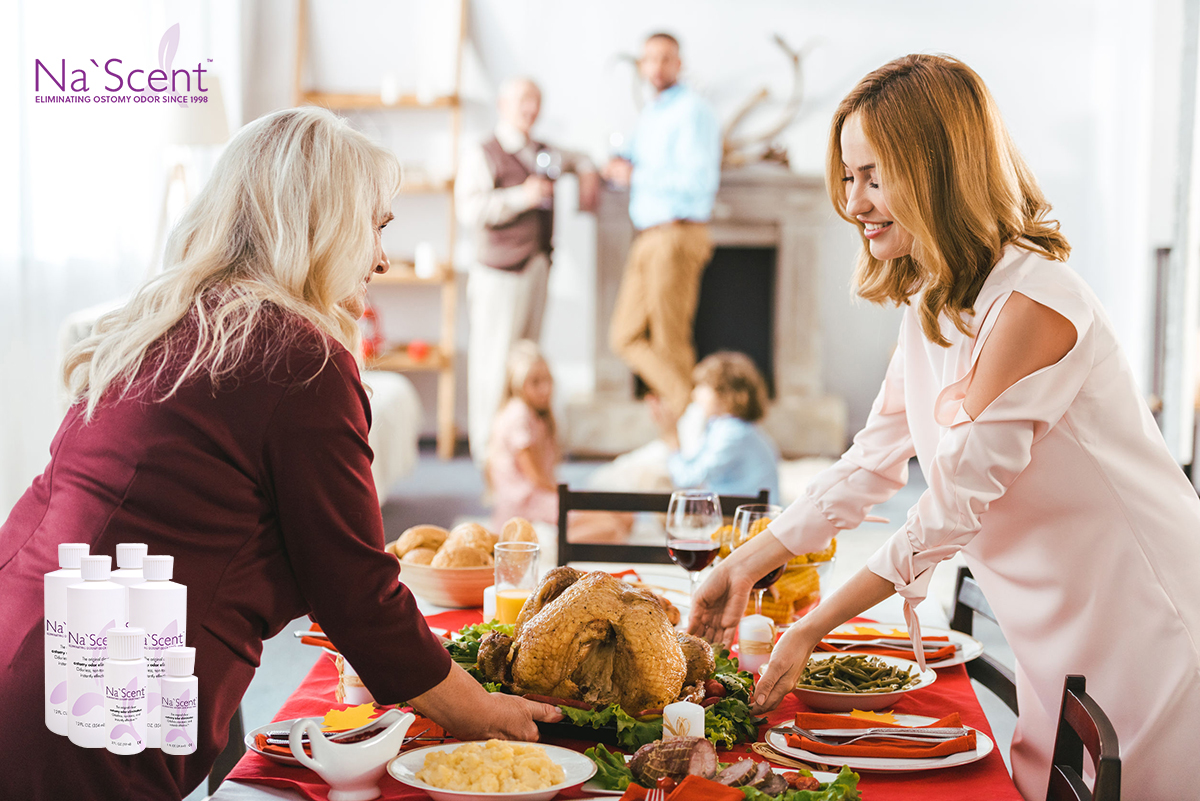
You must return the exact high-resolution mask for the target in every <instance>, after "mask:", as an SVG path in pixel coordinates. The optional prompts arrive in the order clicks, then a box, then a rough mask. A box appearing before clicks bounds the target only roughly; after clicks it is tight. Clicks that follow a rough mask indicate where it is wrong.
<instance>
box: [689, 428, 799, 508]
mask: <svg viewBox="0 0 1200 801" xmlns="http://www.w3.org/2000/svg"><path fill="white" fill-rule="evenodd" d="M777 456H778V455H777V453H776V450H775V446H774V445H773V444H772V443H771V440H769V439H768V438H767V435H766V434H764V433H763V430H762V429H761V428H759V427H758V426H757V425H755V424H754V423H749V422H747V421H745V420H743V419H741V418H740V417H734V416H733V415H731V414H723V415H720V416H718V417H714V418H712V419H711V420H709V421H708V427H707V428H706V429H705V430H704V439H703V441H702V442H701V443H700V446H699V447H698V448H697V449H696V451H695V452H694V453H693V454H691V455H690V456H684V455H683V454H681V453H673V454H671V457H670V459H668V460H667V468H668V469H669V470H670V471H671V481H672V482H673V483H674V484H675V486H676V487H702V488H703V489H709V490H712V491H713V492H715V493H717V494H718V495H757V494H758V491H759V490H761V489H767V490H770V491H771V503H779V470H778V469H777V468H776V464H775V461H776V459H777Z"/></svg>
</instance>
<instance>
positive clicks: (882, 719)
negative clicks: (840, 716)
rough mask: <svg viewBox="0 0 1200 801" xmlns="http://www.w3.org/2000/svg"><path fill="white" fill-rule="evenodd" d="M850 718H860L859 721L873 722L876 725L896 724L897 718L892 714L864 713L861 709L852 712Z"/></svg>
mask: <svg viewBox="0 0 1200 801" xmlns="http://www.w3.org/2000/svg"><path fill="white" fill-rule="evenodd" d="M850 717H852V718H858V719H859V720H873V721H875V722H876V723H891V724H893V725H898V724H896V716H895V715H894V714H892V713H891V712H864V711H862V710H861V709H855V710H853V711H851V712H850Z"/></svg>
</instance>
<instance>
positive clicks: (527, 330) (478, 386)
mask: <svg viewBox="0 0 1200 801" xmlns="http://www.w3.org/2000/svg"><path fill="white" fill-rule="evenodd" d="M549 277H550V259H549V258H547V256H546V254H545V253H539V254H537V255H536V256H534V257H533V258H531V259H530V260H529V263H528V264H526V265H525V269H524V270H522V271H521V272H519V273H518V272H509V271H506V270H497V269H495V268H493V267H488V266H486V265H483V264H474V265H472V266H471V272H470V275H469V277H468V278H467V306H468V309H467V318H468V324H469V329H468V333H467V439H468V440H469V441H470V445H471V458H472V459H474V460H475V463H476V464H477V465H480V466H482V465H483V463H484V460H485V458H486V456H487V443H488V437H489V436H490V435H491V430H492V418H494V417H495V416H496V412H497V411H498V410H499V409H500V399H501V398H502V397H503V396H504V378H505V367H506V365H507V362H508V351H509V350H510V349H511V348H512V346H513V343H515V342H516V341H517V340H519V339H532V340H533V341H534V342H537V341H538V338H539V337H540V336H541V333H542V315H543V312H544V311H545V309H546V292H547V284H548V283H549Z"/></svg>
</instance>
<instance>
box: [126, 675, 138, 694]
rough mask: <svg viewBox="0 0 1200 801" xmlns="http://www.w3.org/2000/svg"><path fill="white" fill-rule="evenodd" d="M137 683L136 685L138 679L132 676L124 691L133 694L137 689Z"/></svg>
mask: <svg viewBox="0 0 1200 801" xmlns="http://www.w3.org/2000/svg"><path fill="white" fill-rule="evenodd" d="M137 683H138V677H137V676H134V677H133V678H132V679H130V680H129V683H128V684H126V685H125V690H126V691H127V692H133V691H134V690H136V689H137Z"/></svg>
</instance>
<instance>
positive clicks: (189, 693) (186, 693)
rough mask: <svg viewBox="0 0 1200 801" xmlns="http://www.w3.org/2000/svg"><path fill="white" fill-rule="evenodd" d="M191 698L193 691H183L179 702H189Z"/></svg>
mask: <svg viewBox="0 0 1200 801" xmlns="http://www.w3.org/2000/svg"><path fill="white" fill-rule="evenodd" d="M191 697H192V691H191V690H184V691H183V692H182V693H181V694H180V695H179V700H180V701H187V700H188V699H189V698H191Z"/></svg>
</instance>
